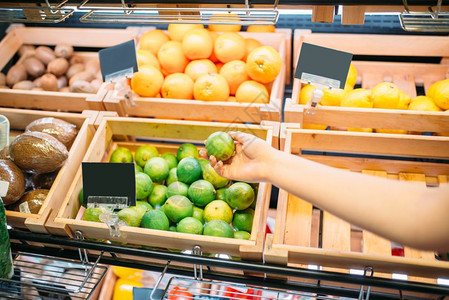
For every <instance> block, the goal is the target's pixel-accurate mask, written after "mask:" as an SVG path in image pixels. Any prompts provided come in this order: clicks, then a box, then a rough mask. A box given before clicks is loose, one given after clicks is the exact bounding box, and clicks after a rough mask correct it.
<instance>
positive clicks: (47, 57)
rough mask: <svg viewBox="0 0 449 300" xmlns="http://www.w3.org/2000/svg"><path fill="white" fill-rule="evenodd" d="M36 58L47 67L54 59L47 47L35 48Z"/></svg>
mask: <svg viewBox="0 0 449 300" xmlns="http://www.w3.org/2000/svg"><path fill="white" fill-rule="evenodd" d="M35 55H36V57H37V59H39V60H40V61H41V62H43V63H44V64H45V65H48V64H49V63H50V62H51V61H52V60H54V59H55V58H56V55H55V52H54V51H53V50H52V49H51V48H50V47H47V46H39V47H37V48H36V54H35Z"/></svg>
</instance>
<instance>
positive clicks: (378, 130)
mask: <svg viewBox="0 0 449 300" xmlns="http://www.w3.org/2000/svg"><path fill="white" fill-rule="evenodd" d="M376 132H377V133H393V134H407V130H401V129H376Z"/></svg>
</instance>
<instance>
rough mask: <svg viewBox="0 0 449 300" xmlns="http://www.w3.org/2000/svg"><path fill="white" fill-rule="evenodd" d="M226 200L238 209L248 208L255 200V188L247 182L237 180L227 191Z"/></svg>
mask: <svg viewBox="0 0 449 300" xmlns="http://www.w3.org/2000/svg"><path fill="white" fill-rule="evenodd" d="M225 196H226V202H227V203H228V204H229V206H230V207H232V208H233V209H237V210H242V209H246V208H248V207H250V206H251V204H252V203H253V202H254V190H253V188H252V187H251V186H250V185H249V184H247V183H245V182H236V183H234V184H233V185H231V186H230V187H229V188H228V189H227V190H226V193H225Z"/></svg>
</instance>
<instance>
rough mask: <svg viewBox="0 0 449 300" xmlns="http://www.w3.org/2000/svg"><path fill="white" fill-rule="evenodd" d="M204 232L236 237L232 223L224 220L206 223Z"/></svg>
mask: <svg viewBox="0 0 449 300" xmlns="http://www.w3.org/2000/svg"><path fill="white" fill-rule="evenodd" d="M203 234H204V235H209V236H219V237H227V238H233V237H234V231H233V230H232V228H231V225H229V224H228V223H226V222H225V221H223V220H212V221H210V222H208V223H206V225H205V226H204V230H203Z"/></svg>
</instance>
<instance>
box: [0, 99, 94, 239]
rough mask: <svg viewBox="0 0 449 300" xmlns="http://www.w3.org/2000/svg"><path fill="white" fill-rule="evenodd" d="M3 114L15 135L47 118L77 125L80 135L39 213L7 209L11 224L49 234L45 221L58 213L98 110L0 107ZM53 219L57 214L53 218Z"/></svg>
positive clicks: (92, 130)
mask: <svg viewBox="0 0 449 300" xmlns="http://www.w3.org/2000/svg"><path fill="white" fill-rule="evenodd" d="M0 114H1V115H4V116H6V117H7V118H8V120H9V122H10V127H11V133H12V136H15V135H17V134H20V133H21V131H23V130H24V129H25V127H26V126H27V125H28V124H29V123H31V122H32V121H34V120H36V119H40V118H45V117H55V118H59V119H62V120H65V121H67V122H70V123H72V124H75V125H76V126H77V128H78V135H77V136H76V138H75V141H74V142H73V144H72V147H71V148H70V151H69V157H68V158H67V160H66V162H65V164H64V166H63V167H62V168H61V169H60V170H59V172H58V175H57V176H56V178H55V181H54V183H53V185H52V187H51V189H50V191H49V193H48V196H47V198H46V200H45V201H44V203H43V205H42V207H41V209H40V210H39V212H38V213H37V214H28V213H22V212H16V211H10V210H6V219H7V221H8V224H9V225H11V226H12V227H16V228H24V229H28V230H30V231H33V232H40V233H47V231H46V229H45V226H44V224H45V222H46V221H47V219H48V218H50V216H52V215H53V214H56V212H57V209H58V208H59V207H60V205H61V203H62V200H63V199H64V196H65V194H66V193H67V189H68V187H69V186H70V184H71V183H72V180H73V178H74V176H75V174H76V172H77V170H78V167H79V165H80V163H81V160H82V159H83V157H84V154H86V150H87V148H88V147H89V144H90V142H91V140H92V138H93V136H94V133H95V130H94V126H93V124H94V121H95V119H96V117H97V114H98V112H97V111H84V112H83V113H82V114H74V113H60V112H46V111H33V110H25V109H11V108H0ZM53 218H54V217H53Z"/></svg>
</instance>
